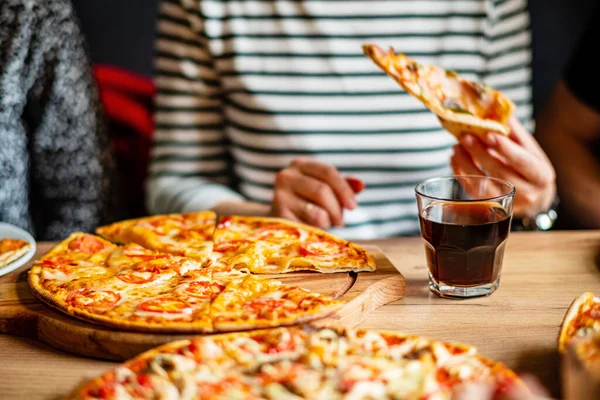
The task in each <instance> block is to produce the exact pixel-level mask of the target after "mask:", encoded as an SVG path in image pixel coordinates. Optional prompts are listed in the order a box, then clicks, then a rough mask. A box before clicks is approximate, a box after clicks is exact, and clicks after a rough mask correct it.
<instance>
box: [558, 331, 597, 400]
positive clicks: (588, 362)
mask: <svg viewBox="0 0 600 400" xmlns="http://www.w3.org/2000/svg"><path fill="white" fill-rule="evenodd" d="M560 373H561V385H562V388H563V393H564V398H565V399H598V398H600V336H584V337H574V338H573V339H572V340H571V341H570V342H569V343H568V345H567V347H566V349H565V350H564V354H563V357H562V359H561V363H560Z"/></svg>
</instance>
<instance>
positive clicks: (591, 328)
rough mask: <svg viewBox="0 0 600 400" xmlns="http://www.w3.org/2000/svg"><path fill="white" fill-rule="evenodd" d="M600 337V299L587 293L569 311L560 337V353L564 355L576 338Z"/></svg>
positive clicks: (562, 325) (576, 300)
mask: <svg viewBox="0 0 600 400" xmlns="http://www.w3.org/2000/svg"><path fill="white" fill-rule="evenodd" d="M586 336H600V298H598V297H596V296H594V294H593V293H590V292H585V293H582V294H581V295H580V296H579V297H577V298H576V299H575V300H573V302H572V303H571V305H570V306H569V309H568V310H567V312H566V314H565V317H564V319H563V321H562V324H561V327H560V333H559V335H558V351H559V352H560V353H562V354H564V352H565V351H566V349H567V346H568V344H569V342H570V341H571V340H572V339H573V338H574V337H586Z"/></svg>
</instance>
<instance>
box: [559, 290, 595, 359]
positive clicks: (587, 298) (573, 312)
mask: <svg viewBox="0 0 600 400" xmlns="http://www.w3.org/2000/svg"><path fill="white" fill-rule="evenodd" d="M595 299H596V298H595V297H594V294H593V293H590V292H585V293H583V294H581V295H580V296H579V297H577V298H576V299H575V300H573V302H572V303H571V305H570V306H569V308H568V309H567V312H566V313H565V316H564V318H563V321H562V323H561V325H560V333H559V335H558V351H559V352H560V353H563V354H564V352H565V351H566V348H567V345H568V341H569V339H570V337H569V331H570V330H571V327H573V325H574V322H575V319H576V318H577V316H578V315H579V312H580V310H581V307H582V306H583V305H584V304H591V303H594V302H595Z"/></svg>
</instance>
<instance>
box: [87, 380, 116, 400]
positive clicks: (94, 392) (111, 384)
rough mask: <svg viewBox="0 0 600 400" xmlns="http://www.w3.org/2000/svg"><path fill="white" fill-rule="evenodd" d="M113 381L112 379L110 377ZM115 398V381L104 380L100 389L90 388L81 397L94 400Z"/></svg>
mask: <svg viewBox="0 0 600 400" xmlns="http://www.w3.org/2000/svg"><path fill="white" fill-rule="evenodd" d="M111 378H112V379H114V377H111ZM114 396H115V381H114V380H106V381H104V382H103V383H102V386H100V387H97V386H95V387H92V388H90V390H89V391H87V393H83V396H82V397H91V398H94V399H112V398H114Z"/></svg>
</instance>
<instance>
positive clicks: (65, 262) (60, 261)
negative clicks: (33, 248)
mask: <svg viewBox="0 0 600 400" xmlns="http://www.w3.org/2000/svg"><path fill="white" fill-rule="evenodd" d="M42 264H44V266H45V267H50V268H58V269H60V268H64V267H65V266H76V265H77V261H75V260H69V259H68V258H60V257H59V258H53V259H50V260H43V261H42Z"/></svg>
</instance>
